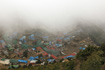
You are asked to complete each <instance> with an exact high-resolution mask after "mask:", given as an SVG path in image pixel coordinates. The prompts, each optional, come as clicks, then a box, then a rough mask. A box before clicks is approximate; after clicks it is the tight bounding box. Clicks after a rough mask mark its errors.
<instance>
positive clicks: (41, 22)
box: [0, 0, 105, 31]
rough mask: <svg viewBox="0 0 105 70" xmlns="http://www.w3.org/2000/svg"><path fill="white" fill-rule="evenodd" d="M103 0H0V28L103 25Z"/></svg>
mask: <svg viewBox="0 0 105 70" xmlns="http://www.w3.org/2000/svg"><path fill="white" fill-rule="evenodd" d="M104 12H105V1H104V0H0V27H1V28H2V29H3V30H4V31H13V30H14V29H16V28H17V29H19V30H22V29H23V30H24V29H29V28H30V27H32V28H38V27H39V28H46V29H47V30H55V31H56V30H65V29H72V28H73V27H74V26H75V25H76V24H77V23H78V21H82V22H84V24H89V23H86V22H87V21H89V22H92V23H95V24H98V25H99V24H100V25H104V23H105V20H104V18H105V13H104Z"/></svg>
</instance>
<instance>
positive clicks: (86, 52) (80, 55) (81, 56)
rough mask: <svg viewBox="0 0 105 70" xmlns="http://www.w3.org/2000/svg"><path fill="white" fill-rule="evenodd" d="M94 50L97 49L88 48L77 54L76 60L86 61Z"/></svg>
mask: <svg viewBox="0 0 105 70" xmlns="http://www.w3.org/2000/svg"><path fill="white" fill-rule="evenodd" d="M96 50H97V47H94V46H88V47H87V48H86V49H85V50H83V51H80V52H79V53H78V54H77V59H79V60H81V61H84V60H87V57H88V56H90V55H91V54H92V53H93V52H94V51H96Z"/></svg>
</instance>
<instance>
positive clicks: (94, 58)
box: [80, 51, 103, 70]
mask: <svg viewBox="0 0 105 70" xmlns="http://www.w3.org/2000/svg"><path fill="white" fill-rule="evenodd" d="M101 54H103V53H102V51H98V52H94V53H92V55H91V56H89V57H88V59H87V60H86V61H84V62H83V63H82V64H81V68H80V70H101V62H102V57H100V55H101Z"/></svg>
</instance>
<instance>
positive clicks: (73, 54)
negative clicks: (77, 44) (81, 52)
mask: <svg viewBox="0 0 105 70" xmlns="http://www.w3.org/2000/svg"><path fill="white" fill-rule="evenodd" d="M71 55H72V56H75V55H76V53H72V54H69V55H66V56H63V57H62V58H64V57H67V56H71Z"/></svg>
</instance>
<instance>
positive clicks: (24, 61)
mask: <svg viewBox="0 0 105 70" xmlns="http://www.w3.org/2000/svg"><path fill="white" fill-rule="evenodd" d="M18 62H22V63H28V61H26V60H18Z"/></svg>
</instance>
